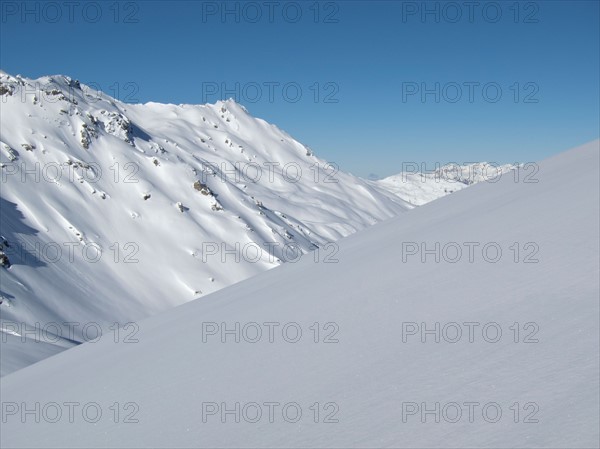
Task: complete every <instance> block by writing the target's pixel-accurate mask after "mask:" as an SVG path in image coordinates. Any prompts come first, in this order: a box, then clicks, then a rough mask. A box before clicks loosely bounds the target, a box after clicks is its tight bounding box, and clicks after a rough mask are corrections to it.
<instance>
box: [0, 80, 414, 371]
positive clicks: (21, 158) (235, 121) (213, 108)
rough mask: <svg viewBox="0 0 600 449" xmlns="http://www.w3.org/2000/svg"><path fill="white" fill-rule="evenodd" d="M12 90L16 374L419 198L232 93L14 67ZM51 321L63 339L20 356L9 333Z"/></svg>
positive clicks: (1, 308)
mask: <svg viewBox="0 0 600 449" xmlns="http://www.w3.org/2000/svg"><path fill="white" fill-rule="evenodd" d="M0 100H1V102H0V114H1V129H0V165H1V168H0V174H1V175H2V182H1V201H2V202H1V204H0V206H1V210H2V214H1V220H0V234H1V236H2V241H0V244H1V245H2V247H0V251H2V252H3V254H4V255H6V256H7V257H8V263H10V264H11V266H10V267H9V266H8V263H5V264H4V265H5V267H0V277H1V278H0V280H1V288H0V290H1V291H0V295H1V296H0V321H1V323H0V324H1V329H4V331H2V332H0V334H1V335H2V342H1V343H2V346H0V349H2V351H1V356H2V357H1V361H2V369H1V374H6V373H8V372H11V371H13V370H14V369H17V368H20V367H22V366H25V365H27V364H29V363H31V361H33V360H36V359H37V358H38V356H39V357H41V356H43V355H44V354H50V353H52V352H56V351H59V350H61V349H62V348H64V347H70V346H72V345H73V344H76V343H78V342H82V341H87V340H89V339H91V338H93V335H94V334H93V333H91V331H90V332H89V333H88V334H87V335H86V334H84V333H83V332H84V327H85V326H86V325H88V324H89V325H92V326H96V323H99V324H102V325H106V326H110V325H111V323H117V324H118V325H121V326H123V325H125V324H126V323H127V322H129V321H131V320H137V319H140V318H142V317H145V316H148V315H151V314H154V313H156V312H159V311H162V310H166V309H168V308H169V307H172V306H174V305H178V304H182V303H184V302H187V301H190V300H193V299H196V298H199V297H202V296H204V295H206V294H208V293H210V292H213V291H216V290H218V289H220V288H223V287H225V286H227V285H231V284H233V283H235V282H238V281H240V280H242V279H245V278H247V277H249V276H252V275H255V274H257V273H259V272H261V271H264V270H267V269H269V268H272V267H275V266H277V265H279V264H280V263H281V262H282V261H289V260H292V261H293V260H295V258H296V257H297V256H299V255H300V254H302V253H306V252H308V251H311V250H313V249H315V248H323V249H328V248H329V246H328V243H329V242H332V241H335V240H337V239H339V238H340V237H344V236H347V235H349V234H351V233H353V232H355V231H357V230H360V229H363V228H365V227H367V226H370V225H371V224H373V223H376V222H378V221H381V220H384V219H386V218H389V217H392V216H395V215H397V214H398V213H400V212H403V211H405V210H407V209H409V208H410V206H409V205H407V204H406V203H404V202H403V201H401V200H399V199H398V198H397V197H395V196H394V195H392V194H390V193H389V192H384V191H382V190H380V189H377V188H375V187H373V186H371V185H370V184H368V183H367V182H366V181H363V180H361V179H359V178H356V177H354V176H351V175H348V174H345V173H343V172H339V171H337V170H336V169H335V167H333V166H329V165H328V164H327V162H325V161H323V160H321V159H319V158H317V157H316V156H315V155H313V153H312V151H311V150H310V149H308V148H307V147H305V146H304V145H302V144H300V143H299V142H297V141H295V140H294V139H293V138H292V137H290V136H289V135H288V134H286V133H285V132H283V131H281V130H279V129H278V128H277V127H275V126H273V125H270V124H268V123H266V122H264V121H263V120H260V119H256V118H254V117H252V116H250V115H249V114H248V112H247V111H246V110H245V109H244V108H243V107H242V106H240V105H238V104H236V103H235V102H233V101H226V102H218V103H217V104H214V105H203V106H194V105H164V104H156V103H148V104H143V105H142V104H136V105H132V104H124V103H121V102H119V101H117V100H115V99H113V98H111V97H109V96H107V95H105V94H102V93H98V92H96V91H94V90H92V89H91V88H89V87H86V86H84V85H81V84H80V83H79V82H77V81H76V80H73V79H70V78H67V77H64V76H53V77H44V78H40V79H38V80H29V79H25V78H21V77H13V76H10V75H8V74H6V73H4V72H1V73H0ZM36 323H39V326H40V327H41V328H42V329H43V331H44V332H43V337H44V338H43V340H44V341H45V342H46V343H47V344H49V345H50V346H46V347H45V350H43V351H42V350H41V347H42V346H35V341H33V342H32V343H33V346H30V345H27V346H26V348H23V347H21V351H20V352H22V356H23V358H22V360H19V354H15V353H14V352H13V350H14V349H15V346H14V345H12V344H10V343H9V340H10V337H8V335H13V334H15V335H16V336H22V338H25V339H26V338H27V336H26V334H27V330H28V329H35V326H36ZM64 323H76V324H75V325H68V324H67V325H65V324H64ZM57 326H58V327H57ZM46 334H48V337H49V338H45V337H46ZM15 335H13V336H15ZM19 338H20V337H19ZM34 340H35V339H34ZM17 347H18V346H17ZM30 351H33V353H30ZM35 354H37V356H36V355H35Z"/></svg>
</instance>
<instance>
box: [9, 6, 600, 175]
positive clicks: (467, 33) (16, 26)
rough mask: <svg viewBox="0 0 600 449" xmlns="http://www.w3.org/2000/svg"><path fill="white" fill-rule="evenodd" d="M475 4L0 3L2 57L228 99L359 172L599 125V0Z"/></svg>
mask: <svg viewBox="0 0 600 449" xmlns="http://www.w3.org/2000/svg"><path fill="white" fill-rule="evenodd" d="M478 3H479V5H478V6H474V7H473V9H470V8H471V7H470V6H469V3H468V2H464V1H458V2H450V3H447V2H433V1H429V2H425V3H424V2H421V1H419V2H400V1H387V2H377V1H369V2H366V1H365V2H363V1H342V2H318V3H316V2H314V1H307V2H287V1H273V2H266V1H257V2H220V1H218V2H200V1H198V2H194V1H187V2H174V1H168V2H159V1H141V2H119V3H115V2H113V1H108V2H86V1H79V2H77V4H76V5H73V6H68V4H65V3H64V2H63V1H58V2H49V3H48V2H21V1H15V2H13V1H2V2H1V4H2V17H1V22H0V26H1V30H0V38H1V44H0V50H1V53H0V66H1V68H2V69H3V70H5V71H7V72H8V73H11V74H13V75H14V74H21V75H23V76H26V77H38V76H42V75H51V74H66V75H69V76H72V77H74V78H77V79H79V80H81V81H82V82H84V83H95V85H96V86H99V87H101V88H102V90H104V91H106V92H107V93H109V94H111V95H113V96H118V97H119V98H120V99H121V100H125V101H128V100H138V101H140V102H147V101H158V102H169V103H204V102H207V101H208V102H214V101H215V100H217V99H219V98H221V97H224V98H225V97H234V98H235V99H236V100H238V101H239V102H240V103H242V104H244V105H245V106H246V107H247V109H248V110H249V111H250V112H251V113H252V114H253V115H255V116H258V117H261V118H264V119H266V120H268V121H270V122H272V123H275V124H277V125H278V126H279V127H281V128H283V129H285V130H286V131H288V132H289V133H290V134H292V136H294V137H295V138H296V139H298V140H300V141H301V142H303V143H305V144H307V145H309V146H310V147H312V148H313V150H314V151H315V152H316V153H317V154H318V155H319V156H321V157H323V158H325V159H328V160H330V161H334V162H336V163H338V164H339V165H340V167H341V168H342V169H344V170H347V171H351V172H353V173H355V174H358V175H361V176H367V175H369V174H370V173H376V174H378V175H382V176H383V175H390V174H393V173H396V172H398V171H399V170H400V169H401V165H402V162H403V161H416V162H427V163H429V164H434V163H435V162H436V161H439V162H441V163H445V162H459V163H460V162H470V161H479V160H488V161H494V162H514V161H535V160H539V159H542V158H544V157H547V156H549V155H551V154H554V153H557V152H559V151H562V150H565V149H567V148H569V147H572V146H575V145H578V144H581V143H584V142H587V141H590V140H593V139H595V138H597V137H598V136H599V134H600V131H599V122H600V114H599V108H600V105H599V103H600V92H599V77H600V74H599V70H600V61H599V55H600V48H599V42H600V31H599V22H600V12H599V2H598V1H596V0H592V1H538V2H519V3H518V4H516V3H515V2H514V1H500V2H486V1H480V2H478ZM515 5H516V6H515ZM457 6H458V8H457ZM498 6H499V8H498ZM424 7H427V8H428V9H430V10H431V11H432V12H430V13H426V14H425V15H423V12H424V11H423V9H424ZM26 9H27V10H26ZM436 10H437V11H438V12H437V13H436ZM28 11H32V12H28ZM227 11H232V12H230V13H227ZM224 12H225V13H226V14H225V16H223V13H224ZM99 13H100V14H101V16H99V17H98V14H99ZM299 13H301V16H300V17H299V18H298V14H299ZM459 14H460V15H459ZM127 83H135V85H133V84H127ZM236 83H237V86H239V89H237V90H236ZM269 83H273V84H269ZM275 83H279V85H277V84H275ZM436 83H439V89H438V92H439V102H436V94H435V90H436ZM465 83H475V84H465ZM476 83H479V84H476ZM515 83H518V84H515ZM116 86H118V87H119V91H118V92H117V91H116ZM269 86H272V87H269ZM284 86H286V90H284V89H283V87H284ZM483 86H486V90H485V91H483ZM134 87H135V89H134ZM257 87H258V88H260V91H259V90H258V89H257ZM298 87H299V88H300V89H301V91H302V96H301V97H298V90H297V89H298ZM423 88H425V89H429V90H432V91H433V93H429V94H426V95H425V97H424V98H423V97H422V96H421V91H422V89H423ZM498 88H500V89H501V90H502V96H501V97H499V98H498V97H497V89H498ZM270 89H272V91H271V92H270ZM458 89H460V91H459V90H458ZM270 93H271V94H272V98H270V95H269V94H270ZM459 94H460V95H461V96H460V97H458V95H459ZM470 94H472V97H471V98H470ZM296 99H297V101H294V100H296ZM336 100H337V102H332V101H336ZM423 100H424V101H423ZM495 100H497V101H495ZM536 100H537V102H532V101H536Z"/></svg>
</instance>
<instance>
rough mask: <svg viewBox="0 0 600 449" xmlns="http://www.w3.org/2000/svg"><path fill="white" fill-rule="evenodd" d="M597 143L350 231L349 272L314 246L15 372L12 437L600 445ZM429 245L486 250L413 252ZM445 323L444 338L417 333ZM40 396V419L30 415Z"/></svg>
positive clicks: (344, 262) (343, 244)
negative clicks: (527, 173)
mask: <svg viewBox="0 0 600 449" xmlns="http://www.w3.org/2000/svg"><path fill="white" fill-rule="evenodd" d="M599 144H600V142H598V141H596V142H593V143H591V144H588V145H586V146H583V147H580V148H577V149H574V150H571V151H568V152H566V153H563V154H560V155H558V156H556V157H553V158H551V159H548V160H546V161H543V162H542V163H540V170H539V174H538V179H539V182H537V183H527V184H524V183H515V182H513V180H512V179H511V178H508V177H506V178H503V179H502V180H500V181H499V182H498V183H496V184H489V183H480V184H477V185H475V186H474V187H472V188H470V189H467V190H464V191H461V192H458V193H456V194H455V195H451V196H449V197H446V198H442V199H440V200H439V201H435V202H433V203H431V204H428V205H425V206H423V207H420V208H417V209H415V210H413V211H411V212H410V213H409V214H406V215H404V216H403V217H398V218H395V219H392V220H388V221H386V222H384V223H380V224H378V225H376V226H373V227H371V228H369V229H366V230H364V231H362V232H360V233H357V234H354V235H352V236H350V237H348V238H346V239H343V240H341V241H340V242H339V243H340V251H339V253H338V254H337V255H336V257H337V259H338V263H323V261H322V260H320V259H317V262H316V263H315V260H314V258H313V257H312V255H310V254H309V255H306V256H304V257H303V258H302V259H301V260H300V261H299V262H297V263H295V264H283V265H282V266H280V267H277V268H276V269H273V270H269V271H267V272H264V273H261V274H259V275H257V276H255V277H253V278H251V279H248V280H246V281H244V282H240V283H238V284H236V285H233V286H230V287H228V288H226V289H223V290H221V291H219V292H216V293H214V294H212V295H210V296H208V297H206V298H203V299H201V300H197V301H192V302H190V303H187V304H185V305H182V306H180V307H177V308H175V309H173V310H170V311H168V312H166V313H163V314H160V315H157V316H154V317H151V318H149V319H147V320H144V321H143V322H141V323H139V332H138V333H137V334H136V339H137V340H138V342H137V343H130V344H124V343H120V344H118V343H114V341H113V338H112V336H107V337H106V338H102V339H101V340H100V341H98V342H96V343H86V344H83V345H80V346H78V347H76V348H73V349H71V350H68V351H65V352H62V353H61V354H58V355H57V356H55V357H50V358H48V359H46V360H44V361H42V362H40V363H38V364H35V365H32V366H29V367H27V368H25V369H23V370H21V371H19V372H16V373H13V374H10V375H8V376H6V377H4V378H3V379H2V382H1V393H2V401H3V407H4V412H3V413H4V416H3V419H4V421H5V423H4V424H3V425H2V436H1V439H0V443H1V444H2V446H3V447H319V448H324V447H481V448H498V447H506V448H508V447H548V448H549V447H552V448H557V447H570V448H579V447H598V445H599V443H600V441H599V431H598V421H599V409H600V407H599V386H598V377H599V360H598V358H599V303H598V301H599V281H598V276H599V261H598V252H599V236H598V229H599V225H600V223H599V204H600V201H599V200H600V198H599V190H600V189H599V187H600V186H599ZM436 242H439V243H440V244H441V246H442V247H445V246H446V245H448V244H450V243H451V242H455V243H456V244H458V245H459V246H463V245H464V244H465V243H467V242H471V244H472V245H474V244H475V243H477V244H479V246H473V247H474V248H476V251H474V253H473V259H472V261H470V260H469V257H467V255H466V254H465V253H466V251H465V253H463V255H464V257H462V258H459V260H454V259H455V255H454V254H453V253H452V252H451V251H448V252H446V253H445V254H444V256H443V257H441V259H440V260H439V262H436V261H435V259H434V257H433V256H431V255H430V256H429V257H426V258H425V261H424V262H423V261H422V259H421V257H419V255H410V254H412V253H413V252H414V251H412V250H413V249H414V247H413V246H411V245H413V244H416V245H417V247H418V246H419V244H420V243H425V244H426V245H427V248H434V247H435V243H436ZM492 242H493V243H494V244H495V245H496V246H494V245H492ZM515 242H517V243H518V245H517V246H516V247H515V246H514V243H515ZM527 244H530V245H531V244H533V245H534V247H533V249H534V250H533V251H532V250H531V246H527V247H526V245H527ZM484 246H487V247H493V248H496V249H497V248H500V249H501V250H502V251H503V252H502V255H501V256H500V257H499V259H498V258H497V256H496V255H495V253H494V251H489V252H487V253H482V251H481V249H482V248H483V247H484ZM511 247H512V248H513V249H515V248H517V247H518V248H520V252H519V253H518V255H517V257H516V261H515V251H516V250H510V248H511ZM536 248H537V250H536ZM484 254H485V256H484ZM526 262H528V263H526ZM436 322H437V323H440V325H439V326H440V329H445V331H440V333H441V332H443V333H442V337H440V342H439V343H436V342H435V341H434V340H433V339H434V338H435V335H431V334H427V333H425V334H422V335H421V334H420V333H419V332H417V333H416V335H413V332H412V330H414V328H413V327H411V326H414V325H417V326H419V327H421V323H424V326H425V327H426V329H425V330H427V329H429V330H431V329H435V323H436ZM451 322H454V323H457V325H458V327H459V328H460V329H462V332H463V334H461V336H460V338H458V339H457V338H456V337H457V331H456V326H454V325H452V324H451ZM236 323H239V325H238V326H239V329H240V331H239V333H236V331H235V329H236ZM251 323H256V324H251ZM265 323H278V324H265ZM291 323H295V324H291ZM313 323H318V324H317V325H314V324H313ZM403 323H404V324H403ZM464 323H477V324H469V325H468V326H471V327H469V328H472V329H474V331H473V334H472V337H473V338H472V340H471V339H470V336H469V332H467V329H468V327H467V325H465V324H464ZM515 323H517V324H515ZM215 326H216V327H215ZM223 326H225V327H226V328H227V329H229V330H230V331H231V330H233V334H232V333H231V332H229V333H225V334H223V333H221V332H218V331H222V330H223V329H224V327H223ZM286 326H287V327H286ZM453 326H454V327H453ZM257 327H258V328H259V329H262V331H263V334H262V335H261V337H260V338H257V335H258V334H257ZM284 327H285V328H286V329H287V331H286V333H285V334H284V333H283V328H284ZM271 328H272V329H274V332H273V334H272V335H270V333H269V331H268V329H271ZM298 328H299V329H300V330H302V334H301V335H302V336H301V338H300V339H299V341H297V342H296V343H292V341H294V340H296V335H297V330H298ZM484 328H485V329H486V331H485V332H484V331H483V329H484ZM243 329H245V331H244V330H243ZM316 329H319V333H318V334H316V333H315V332H316ZM421 329H422V327H421ZM215 330H216V331H217V333H216V335H213V334H214V332H213V331H215ZM498 330H500V331H501V332H502V333H500V334H498V333H497V332H498ZM517 330H518V332H517ZM240 333H241V334H242V335H241V337H240V342H239V343H236V342H235V341H234V339H235V337H236V335H238V336H239V335H240ZM420 335H421V338H425V342H422V341H421V339H420V338H419V337H420ZM438 336H439V334H438ZM271 337H272V338H271ZM315 340H316V341H317V342H316V343H315ZM252 341H254V342H252ZM452 341H454V342H452ZM68 402H71V403H78V404H79V405H77V406H75V405H73V407H75V408H74V410H75V411H74V412H73V415H72V421H73V422H69V414H68V413H67V408H66V407H67V406H65V405H64V403H68ZM36 403H37V404H38V409H39V410H40V412H39V414H40V422H39V423H35V422H34V419H35V411H34V412H33V413H30V414H23V413H22V412H23V410H25V409H27V410H30V409H33V410H35V404H36ZM51 403H55V404H56V405H48V404H51ZM115 403H117V404H116V405H115ZM236 403H237V404H238V405H237V406H236ZM275 403H278V404H280V405H276V404H275ZM293 403H296V405H294V404H293ZM315 403H318V405H314V404H315ZM436 403H437V404H438V405H437V407H438V410H439V412H438V414H437V415H436V412H435V410H436ZM90 404H92V405H90ZM290 404H292V405H290ZM453 404H457V405H453ZM464 404H467V405H464ZM490 404H491V405H490ZM284 405H285V410H286V412H285V416H284V415H283V414H282V410H283V409H284ZM111 407H112V408H111ZM236 407H237V410H238V411H237V412H236ZM415 407H417V408H415ZM469 407H472V410H473V413H472V422H470V421H471V420H470V419H469V415H470V414H469V410H470V408H469ZM84 408H85V410H86V412H85V417H84V416H83V413H82V410H83V409H84ZM271 409H272V410H273V414H272V415H271V414H270V413H269V410H271ZM484 409H485V412H483V410H484ZM57 410H60V411H62V413H63V414H62V415H61V417H60V418H56V417H57ZM99 410H100V411H102V412H103V413H102V416H101V417H99V418H96V417H97V414H98V411H99ZM115 410H118V411H119V412H120V413H119V414H118V416H117V415H116V414H115ZM224 410H225V413H223V411H224ZM299 410H300V411H301V412H302V415H301V416H300V418H297V417H298V411H299ZM317 410H318V411H319V414H318V416H317V415H316V411H317ZM423 410H434V412H433V413H429V414H427V413H425V414H422V413H421V412H422V411H423ZM228 411H229V412H228ZM259 411H261V412H262V415H260V416H259V414H258V412H259ZM458 411H461V413H462V414H461V415H460V418H458V419H457V417H458V416H459V415H458ZM403 412H404V413H403ZM499 412H501V415H499V414H498V413H499ZM436 417H437V418H438V419H439V422H436ZM236 418H237V419H238V420H239V421H240V422H236ZM257 418H258V419H257ZM271 418H272V419H271ZM86 420H87V421H86ZM96 420H97V422H92V421H96ZM135 420H137V422H135ZM336 420H337V422H335V421H336ZM52 421H56V422H52ZM88 421H89V422H88ZM254 421H256V422H254ZM292 421H296V422H292ZM315 421H317V422H315ZM452 421H456V422H452ZM515 421H516V422H515Z"/></svg>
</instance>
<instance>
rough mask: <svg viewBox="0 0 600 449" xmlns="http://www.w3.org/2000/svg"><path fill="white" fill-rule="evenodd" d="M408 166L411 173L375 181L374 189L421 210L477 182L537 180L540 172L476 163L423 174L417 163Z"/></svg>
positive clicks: (531, 166)
mask: <svg viewBox="0 0 600 449" xmlns="http://www.w3.org/2000/svg"><path fill="white" fill-rule="evenodd" d="M405 165H407V168H410V170H407V171H405V172H402V173H399V174H397V175H393V176H389V177H387V178H385V179H381V180H379V181H374V182H373V185H375V186H378V187H382V188H383V189H385V190H388V191H390V192H392V193H394V194H395V195H397V196H398V197H400V198H402V199H403V200H404V201H406V202H408V203H410V204H413V205H415V206H422V205H423V204H426V203H429V202H431V201H434V200H436V199H438V198H441V197H443V196H446V195H449V194H451V193H454V192H457V191H459V190H462V189H464V188H466V187H468V186H470V185H473V184H476V183H478V182H488V183H496V182H498V181H500V179H502V177H503V176H505V177H506V176H513V179H518V178H516V176H524V177H525V178H526V179H527V180H530V181H531V180H534V179H536V173H537V168H538V167H537V165H536V164H534V163H528V164H520V165H519V164H504V165H499V164H496V163H489V162H476V163H471V164H462V165H460V164H456V163H451V164H446V165H444V166H441V167H439V168H436V169H435V170H433V171H430V172H426V171H425V172H424V171H422V170H421V168H422V167H421V166H420V165H419V164H417V163H416V162H412V163H405ZM423 168H425V167H423ZM511 170H521V171H523V172H524V173H520V172H518V174H511V173H509V172H510V171H511Z"/></svg>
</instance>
